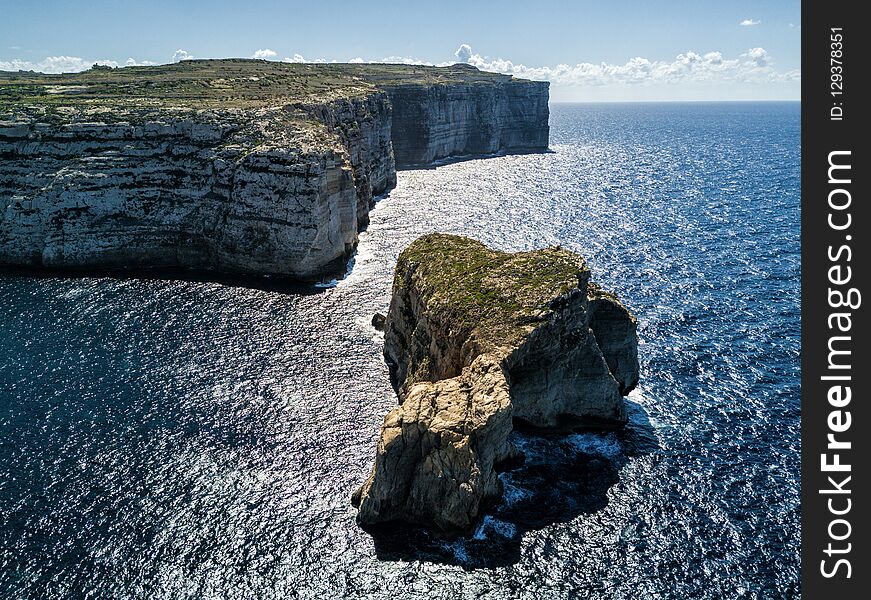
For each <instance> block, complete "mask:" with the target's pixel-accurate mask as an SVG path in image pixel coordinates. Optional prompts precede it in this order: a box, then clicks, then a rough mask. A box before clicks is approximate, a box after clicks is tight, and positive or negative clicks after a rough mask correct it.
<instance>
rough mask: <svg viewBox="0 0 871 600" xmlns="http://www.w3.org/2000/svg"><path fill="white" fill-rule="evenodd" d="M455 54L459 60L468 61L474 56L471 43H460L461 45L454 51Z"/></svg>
mask: <svg viewBox="0 0 871 600" xmlns="http://www.w3.org/2000/svg"><path fill="white" fill-rule="evenodd" d="M454 56H456V57H457V61H458V62H461V63H467V62H469V59H470V58H472V47H471V46H470V45H469V44H460V47H459V48H457V51H456V52H454Z"/></svg>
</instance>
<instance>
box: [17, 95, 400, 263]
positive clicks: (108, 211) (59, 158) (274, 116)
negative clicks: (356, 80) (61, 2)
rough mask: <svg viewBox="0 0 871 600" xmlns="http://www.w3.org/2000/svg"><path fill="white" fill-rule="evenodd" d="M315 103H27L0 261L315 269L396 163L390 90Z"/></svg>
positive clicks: (339, 252) (337, 251) (348, 235)
mask: <svg viewBox="0 0 871 600" xmlns="http://www.w3.org/2000/svg"><path fill="white" fill-rule="evenodd" d="M307 108H308V112H312V111H314V110H317V111H318V116H319V117H320V119H319V120H311V119H310V118H308V115H307V114H305V113H302V112H300V111H295V110H293V109H290V108H281V107H280V108H251V109H248V108H237V109H226V110H221V109H217V108H216V109H208V110H197V109H188V110H183V109H179V110H175V111H172V112H167V111H164V110H153V109H152V110H146V111H143V110H137V109H135V108H131V109H126V110H123V109H120V108H113V109H112V111H111V113H108V114H107V112H106V111H103V110H101V109H94V108H86V107H83V108H77V109H70V110H67V111H65V112H64V114H63V117H62V118H54V117H53V116H51V115H46V114H45V113H44V112H38V111H33V112H27V111H22V112H19V113H18V115H17V120H16V121H15V122H11V123H10V122H6V123H0V156H2V157H3V163H2V168H0V202H2V206H0V209H2V210H3V213H2V217H0V264H15V265H34V266H49V267H62V266H67V267H68V266H75V267H92V266H99V267H191V268H197V269H215V270H219V271H224V272H234V273H248V274H258V275H260V274H270V275H285V276H293V277H303V278H304V277H312V276H315V275H317V274H318V273H320V272H322V271H323V269H324V267H325V266H327V265H329V264H330V263H333V262H334V261H337V260H340V259H342V258H344V257H345V256H347V254H348V253H349V252H350V251H351V250H352V249H353V247H354V245H355V243H356V240H357V231H358V229H359V227H360V226H361V225H363V224H365V223H366V222H368V213H369V208H370V206H371V203H372V198H373V195H376V194H379V193H382V192H384V191H386V190H387V189H389V188H390V187H392V186H393V185H395V181H396V174H395V169H394V163H393V155H392V151H391V145H390V105H389V101H388V100H387V96H386V95H385V94H384V93H383V92H373V93H372V94H371V95H369V96H366V97H363V98H358V99H353V100H337V101H334V102H331V103H328V104H324V105H321V106H317V107H307Z"/></svg>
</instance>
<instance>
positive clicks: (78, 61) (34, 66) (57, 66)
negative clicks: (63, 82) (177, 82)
mask: <svg viewBox="0 0 871 600" xmlns="http://www.w3.org/2000/svg"><path fill="white" fill-rule="evenodd" d="M154 64H157V63H154V62H151V61H149V60H143V61H138V60H136V59H134V58H128V59H127V60H126V61H125V62H124V64H123V65H121V64H119V63H118V62H117V61H114V60H105V59H103V60H89V59H84V58H81V57H79V56H46V57H45V58H43V59H42V60H40V61H36V62H34V61H29V60H20V59H12V60H0V71H37V72H40V73H78V72H80V71H87V70H88V69H90V68H91V67H93V66H94V65H100V66H104V67H120V66H125V67H138V66H144V65H154Z"/></svg>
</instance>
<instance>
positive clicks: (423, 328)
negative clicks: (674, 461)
mask: <svg viewBox="0 0 871 600" xmlns="http://www.w3.org/2000/svg"><path fill="white" fill-rule="evenodd" d="M637 350H638V341H637V335H636V319H635V317H633V316H632V314H631V313H630V312H629V311H628V310H627V309H626V308H625V307H624V306H623V304H622V303H621V302H620V301H619V300H618V299H617V297H616V296H615V295H613V294H611V293H607V292H604V291H602V290H601V289H600V288H599V287H598V286H597V285H595V284H592V283H591V282H590V270H589V268H588V267H587V265H586V262H585V261H584V259H583V258H582V257H581V256H579V255H577V254H575V253H573V252H571V251H569V250H565V249H562V248H546V249H542V250H536V251H532V252H518V253H505V252H499V251H496V250H492V249H489V248H487V247H486V246H484V245H483V244H481V243H480V242H477V241H475V240H472V239H469V238H465V237H461V236H454V235H444V234H430V235H426V236H423V237H421V238H419V239H418V240H416V241H415V242H414V243H413V244H411V246H409V247H408V248H407V249H406V250H405V251H403V252H402V254H401V255H400V257H399V260H398V262H397V265H396V271H395V275H394V281H393V295H392V299H391V303H390V310H389V312H388V315H387V322H386V328H385V338H384V356H385V359H386V360H387V363H388V365H389V367H390V373H391V379H392V383H393V386H394V388H395V389H396V391H397V395H398V397H399V401H400V406H399V407H397V408H395V409H393V410H392V411H391V412H390V413H389V414H388V415H387V416H386V417H385V419H384V424H383V426H382V429H381V436H380V439H379V441H378V446H377V452H376V457H375V466H374V467H373V470H372V473H371V475H370V477H369V479H368V480H367V481H366V482H365V483H364V484H363V486H362V487H361V488H360V489H359V490H358V491H357V492H356V493H355V494H354V498H353V501H354V503H355V504H357V505H358V506H359V513H358V520H359V522H360V523H361V524H362V525H375V524H378V523H384V522H389V521H397V520H399V521H406V522H410V523H414V524H419V525H424V526H427V527H430V528H432V529H433V530H434V531H435V532H437V533H438V534H439V535H443V536H446V537H452V536H457V535H463V534H467V533H470V532H471V531H473V529H474V527H475V526H476V523H477V521H478V518H479V517H480V515H481V512H482V510H484V509H485V508H486V506H487V505H488V504H489V503H492V502H495V501H498V499H499V498H500V497H501V494H502V486H501V483H500V480H499V478H498V476H497V472H498V470H499V468H500V466H501V465H503V464H504V463H506V462H508V461H509V459H511V458H513V457H514V456H515V454H516V453H515V451H514V449H513V448H512V447H511V446H510V444H509V442H508V434H509V433H511V431H512V428H513V427H514V424H515V423H522V424H525V425H527V426H531V427H533V428H536V429H539V430H545V431H569V430H572V429H576V428H617V427H621V426H623V425H624V424H625V422H626V410H625V407H624V404H623V395H625V394H628V393H629V391H631V390H632V389H633V388H634V387H635V385H636V384H637V382H638V354H637Z"/></svg>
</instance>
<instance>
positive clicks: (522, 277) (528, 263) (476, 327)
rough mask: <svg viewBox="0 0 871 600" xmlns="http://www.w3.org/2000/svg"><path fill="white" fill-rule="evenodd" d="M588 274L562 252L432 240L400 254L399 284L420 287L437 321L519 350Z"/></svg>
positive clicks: (427, 238)
mask: <svg viewBox="0 0 871 600" xmlns="http://www.w3.org/2000/svg"><path fill="white" fill-rule="evenodd" d="M586 273H588V268H587V266H586V263H585V261H584V259H583V258H582V257H581V256H579V255H578V254H575V253H574V252H571V251H569V250H566V249H563V248H559V247H554V248H544V249H541V250H534V251H531V252H516V253H507V252H500V251H498V250H491V249H490V248H487V247H486V246H485V245H484V244H482V243H480V242H478V241H475V240H472V239H470V238H466V237H462V236H457V235H446V234H429V235H425V236H423V237H420V238H418V239H417V240H415V242H414V243H412V244H411V245H410V246H409V247H408V248H406V249H405V250H404V251H403V252H402V254H400V256H399V261H398V263H397V265H396V275H395V278H394V283H393V284H394V286H398V287H399V288H403V287H405V286H409V285H412V286H414V289H415V290H416V291H417V293H419V294H420V295H421V296H425V297H426V298H427V310H428V311H429V313H430V314H431V315H432V316H433V318H435V319H437V320H439V321H441V322H444V323H455V324H456V325H457V327H458V328H463V329H465V330H467V331H469V332H470V333H474V335H475V336H476V337H477V338H478V339H479V340H480V341H482V342H486V343H493V344H494V345H499V346H513V345H515V344H516V342H517V341H518V340H519V339H520V338H521V337H523V336H524V335H526V334H527V333H528V331H529V329H531V325H532V324H534V323H536V322H537V321H540V320H542V319H544V318H546V315H547V314H548V312H549V310H550V305H551V302H552V301H553V300H555V299H556V298H558V297H559V296H562V295H564V294H566V293H567V292H569V291H570V290H572V289H577V288H578V286H579V285H580V280H581V275H582V274H586Z"/></svg>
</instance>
